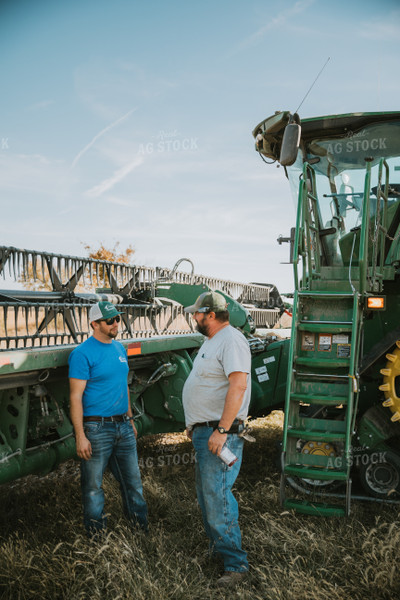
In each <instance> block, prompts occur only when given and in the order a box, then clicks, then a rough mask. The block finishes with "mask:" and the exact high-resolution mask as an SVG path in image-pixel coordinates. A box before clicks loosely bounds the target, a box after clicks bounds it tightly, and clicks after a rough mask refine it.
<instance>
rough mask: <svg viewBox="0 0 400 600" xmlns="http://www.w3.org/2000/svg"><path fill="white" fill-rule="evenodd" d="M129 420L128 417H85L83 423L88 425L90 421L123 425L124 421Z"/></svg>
mask: <svg viewBox="0 0 400 600" xmlns="http://www.w3.org/2000/svg"><path fill="white" fill-rule="evenodd" d="M128 419H129V417H128V415H127V414H125V415H112V416H111V417H97V416H95V417H94V416H93V417H92V416H91V417H83V422H84V423H86V422H88V421H96V422H100V421H101V422H105V423H114V422H115V423H122V421H127V420H128Z"/></svg>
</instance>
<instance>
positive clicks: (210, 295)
mask: <svg viewBox="0 0 400 600" xmlns="http://www.w3.org/2000/svg"><path fill="white" fill-rule="evenodd" d="M227 308H228V305H227V303H226V300H225V298H224V297H223V295H222V294H219V293H218V292H203V293H202V294H200V296H199V297H198V298H197V300H196V302H195V303H194V304H192V305H191V306H187V307H186V308H185V312H187V313H195V312H199V313H208V312H215V313H217V312H223V311H224V310H227Z"/></svg>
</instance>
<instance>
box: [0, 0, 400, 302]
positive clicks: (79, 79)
mask: <svg viewBox="0 0 400 600" xmlns="http://www.w3.org/2000/svg"><path fill="white" fill-rule="evenodd" d="M399 40H400V4H399V3H398V2H397V0H380V2H376V1H369V0H353V1H349V0H347V1H344V0H336V1H335V2H332V1H331V0H298V1H296V0H264V1H261V0H258V1H255V0H246V1H244V0H237V1H234V0H231V1H229V2H228V1H225V0H221V1H218V0H214V1H213V2H211V1H208V0H205V1H203V2H190V1H187V0H186V1H183V0H182V1H177V0H175V1H174V0H171V1H169V2H162V1H159V0H158V1H157V0H154V1H151V0H149V1H148V2H139V1H136V0H131V1H127V0H114V1H113V2H105V1H104V0H80V1H78V0H69V1H68V2H66V1H65V0H51V1H50V0H35V2H32V1H31V0H13V1H12V2H11V1H8V2H7V1H3V2H2V3H1V4H0V64H1V70H0V72H1V90H2V91H1V96H0V104H1V110H0V194H1V206H2V217H1V221H0V231H1V240H0V245H12V246H17V247H25V248H30V249H37V250H47V251H50V252H62V253H68V254H73V255H83V254H84V249H83V246H82V243H85V244H89V245H92V246H97V245H99V243H100V242H102V243H104V244H105V245H106V246H110V247H111V246H113V245H114V243H115V242H116V241H119V242H120V244H121V247H122V248H124V247H126V246H128V245H129V244H132V245H133V247H134V248H135V249H136V254H135V257H134V261H135V262H136V263H138V264H146V265H149V266H154V265H160V266H167V267H172V266H173V265H174V263H175V262H176V260H177V259H179V258H181V257H188V258H191V259H192V260H193V262H194V264H195V268H196V272H197V273H202V274H204V275H212V276H218V277H222V278H226V279H232V280H235V281H243V282H248V281H259V282H272V283H275V284H276V285H277V286H278V288H279V289H280V291H282V292H284V291H289V290H291V289H292V286H293V284H292V268H291V266H289V265H282V264H281V263H282V262H285V261H287V260H288V255H289V248H288V246H287V245H283V246H279V245H278V244H277V243H276V238H277V237H278V235H279V234H283V235H287V234H288V233H289V230H290V227H291V226H293V225H294V215H295V211H294V206H293V203H292V199H291V195H290V190H289V185H288V182H287V180H286V179H285V177H284V173H283V170H282V169H277V168H276V166H267V165H265V164H264V163H262V161H261V159H260V157H259V156H258V155H257V154H256V152H255V151H254V144H253V138H252V135H251V131H252V129H253V128H254V126H255V125H256V124H257V123H258V122H260V121H261V120H262V119H264V118H265V117H267V116H269V115H271V114H273V112H274V111H275V110H287V109H289V110H293V111H294V110H295V109H296V108H297V106H298V105H299V104H300V101H301V100H302V98H303V96H304V95H305V93H306V92H307V90H308V88H309V87H310V85H311V83H312V82H313V80H314V79H315V77H316V75H317V73H318V72H319V70H320V68H321V67H322V65H323V64H324V62H325V61H326V60H327V58H328V57H330V61H329V63H328V65H327V66H326V68H325V70H324V71H323V73H322V74H321V76H320V78H319V80H318V82H317V83H316V85H315V87H314V88H313V90H312V91H311V93H310V95H309V96H308V97H307V99H306V101H305V102H304V104H303V106H302V108H301V110H300V116H301V117H303V118H304V117H310V116H318V115H324V114H336V113H343V112H358V111H379V110H399V102H400V101H399V97H400V81H399V78H398V76H397V73H398V72H399V63H400V50H399Z"/></svg>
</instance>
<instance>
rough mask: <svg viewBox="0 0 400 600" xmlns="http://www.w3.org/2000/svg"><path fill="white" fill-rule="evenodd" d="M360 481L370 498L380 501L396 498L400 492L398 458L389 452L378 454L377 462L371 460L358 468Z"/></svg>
mask: <svg viewBox="0 0 400 600" xmlns="http://www.w3.org/2000/svg"><path fill="white" fill-rule="evenodd" d="M377 454H378V453H377ZM371 459H372V455H371ZM360 480H361V485H362V486H363V488H364V490H365V491H366V492H367V494H369V495H370V496H374V497H375V498H382V499H384V498H391V497H393V495H394V496H396V492H397V493H398V492H400V456H399V455H398V454H396V453H395V452H392V451H391V450H387V451H385V452H379V462H373V461H372V460H371V462H369V463H368V464H366V465H362V466H361V467H360Z"/></svg>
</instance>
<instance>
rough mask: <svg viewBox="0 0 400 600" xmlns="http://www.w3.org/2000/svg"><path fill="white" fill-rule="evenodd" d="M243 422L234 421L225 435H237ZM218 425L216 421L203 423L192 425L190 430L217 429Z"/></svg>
mask: <svg viewBox="0 0 400 600" xmlns="http://www.w3.org/2000/svg"><path fill="white" fill-rule="evenodd" d="M243 423H244V421H241V420H240V419H235V420H234V421H233V423H232V425H231V428H230V429H229V430H228V431H227V432H226V433H238V431H239V426H240V425H243ZM218 425H219V420H218V421H204V422H203V423H195V424H194V425H192V430H193V429H195V428H196V427H212V428H213V429H217V427H218Z"/></svg>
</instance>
